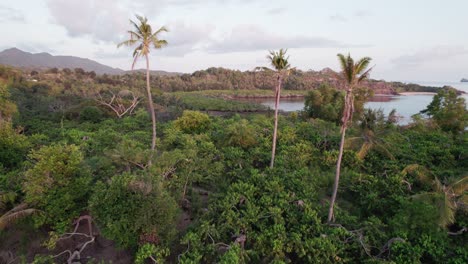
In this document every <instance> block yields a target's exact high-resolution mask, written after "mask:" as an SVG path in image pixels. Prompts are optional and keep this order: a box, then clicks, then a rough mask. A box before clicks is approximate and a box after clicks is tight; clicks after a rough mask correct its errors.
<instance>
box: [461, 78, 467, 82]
mask: <svg viewBox="0 0 468 264" xmlns="http://www.w3.org/2000/svg"><path fill="white" fill-rule="evenodd" d="M460 82H468V79H466V78H463V79H461V81H460Z"/></svg>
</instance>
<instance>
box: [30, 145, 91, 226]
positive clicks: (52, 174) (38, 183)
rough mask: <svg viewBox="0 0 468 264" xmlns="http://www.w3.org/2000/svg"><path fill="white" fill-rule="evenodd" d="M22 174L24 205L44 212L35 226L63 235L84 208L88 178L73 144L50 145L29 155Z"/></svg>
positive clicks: (77, 149) (78, 152)
mask: <svg viewBox="0 0 468 264" xmlns="http://www.w3.org/2000/svg"><path fill="white" fill-rule="evenodd" d="M29 159H30V160H32V162H31V163H30V164H28V167H29V169H28V170H27V171H26V172H25V181H24V185H23V191H24V193H25V194H26V195H25V202H27V203H28V204H29V205H30V206H32V207H35V208H37V209H40V210H42V211H44V213H45V214H41V215H40V216H38V217H37V223H38V224H39V225H42V224H50V225H52V227H53V228H54V229H56V230H58V231H59V232H64V231H65V230H66V229H67V228H68V226H69V224H70V223H71V220H72V219H74V218H75V217H77V216H78V215H79V214H80V213H81V212H82V211H83V210H84V208H85V207H86V202H85V201H86V196H87V194H88V190H89V183H90V180H91V178H90V177H89V175H88V173H87V171H86V169H85V168H83V166H82V162H83V155H82V153H81V152H80V150H79V148H78V147H77V146H75V145H52V146H45V147H42V148H40V149H39V150H37V151H33V152H32V153H31V154H29Z"/></svg>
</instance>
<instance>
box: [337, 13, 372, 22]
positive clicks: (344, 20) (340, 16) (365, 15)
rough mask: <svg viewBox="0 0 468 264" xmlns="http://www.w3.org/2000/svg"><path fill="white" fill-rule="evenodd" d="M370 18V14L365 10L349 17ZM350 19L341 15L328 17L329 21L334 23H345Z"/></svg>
mask: <svg viewBox="0 0 468 264" xmlns="http://www.w3.org/2000/svg"><path fill="white" fill-rule="evenodd" d="M369 16H371V13H370V12H368V11H366V10H358V11H356V12H354V13H353V15H351V16H350V17H351V18H365V17H369ZM350 17H347V16H344V15H342V14H339V13H336V14H333V15H331V16H329V18H330V20H332V21H336V22H347V21H349V20H350Z"/></svg>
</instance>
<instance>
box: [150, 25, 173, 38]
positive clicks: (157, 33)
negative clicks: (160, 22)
mask: <svg viewBox="0 0 468 264" xmlns="http://www.w3.org/2000/svg"><path fill="white" fill-rule="evenodd" d="M162 32H169V29H167V28H166V27H165V26H162V27H160V28H159V29H158V30H156V31H155V32H154V33H153V36H158V35H159V34H161V33H162Z"/></svg>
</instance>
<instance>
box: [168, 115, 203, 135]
mask: <svg viewBox="0 0 468 264" xmlns="http://www.w3.org/2000/svg"><path fill="white" fill-rule="evenodd" d="M210 123H211V121H210V117H209V116H208V115H207V114H204V113H200V112H198V111H189V110H186V111H184V113H183V114H182V116H181V117H179V118H178V119H177V120H176V121H175V122H174V126H175V127H176V128H178V129H180V130H182V131H184V132H185V133H200V132H202V131H206V130H207V129H208V128H209V127H210Z"/></svg>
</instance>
